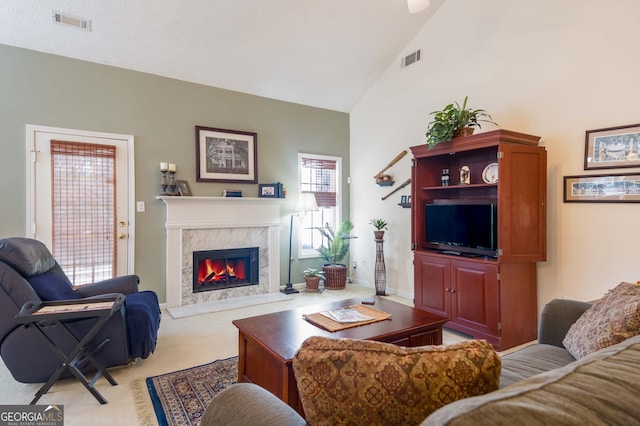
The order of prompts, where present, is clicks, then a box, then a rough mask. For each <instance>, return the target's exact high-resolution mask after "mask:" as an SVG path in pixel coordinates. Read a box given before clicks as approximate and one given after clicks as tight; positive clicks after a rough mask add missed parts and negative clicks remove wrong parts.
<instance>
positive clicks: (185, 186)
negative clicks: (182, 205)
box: [176, 179, 193, 197]
mask: <svg viewBox="0 0 640 426" xmlns="http://www.w3.org/2000/svg"><path fill="white" fill-rule="evenodd" d="M176 185H178V193H179V194H180V195H181V196H183V197H190V196H192V195H193V194H192V193H191V188H190V187H189V181H186V180H177V179H176Z"/></svg>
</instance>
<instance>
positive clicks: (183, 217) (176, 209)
mask: <svg viewBox="0 0 640 426" xmlns="http://www.w3.org/2000/svg"><path fill="white" fill-rule="evenodd" d="M156 198H157V199H158V200H162V201H163V202H164V203H165V204H166V206H167V221H166V229H167V247H166V249H167V251H166V255H167V258H166V264H167V270H166V273H167V276H166V299H167V301H166V306H167V308H174V307H179V306H182V305H183V304H184V293H183V289H184V288H185V286H190V285H191V283H184V282H183V281H185V280H184V276H185V274H184V269H185V268H184V265H183V263H184V262H183V250H184V247H183V239H182V237H183V234H184V232H185V231H190V232H192V231H196V230H202V232H205V231H207V232H209V231H210V230H216V229H220V230H222V229H225V228H265V229H267V234H266V235H267V238H266V239H265V240H266V241H265V242H264V244H265V247H263V248H264V249H265V250H266V251H265V252H266V259H268V265H269V266H268V275H267V276H266V278H265V280H267V281H268V282H267V283H261V286H260V288H261V290H254V289H251V291H253V292H255V291H261V292H262V293H274V292H278V291H279V289H280V238H279V230H278V228H279V226H280V221H281V217H280V205H281V201H282V200H281V199H278V198H250V197H178V196H158V197H156ZM237 291H242V290H237ZM207 293H215V292H207ZM202 294H203V293H198V295H199V297H206V296H201V295H202ZM209 297H213V296H212V295H209ZM215 297H218V298H220V297H234V295H233V293H232V292H231V293H230V292H225V293H218V294H216V295H215ZM189 303H193V302H189Z"/></svg>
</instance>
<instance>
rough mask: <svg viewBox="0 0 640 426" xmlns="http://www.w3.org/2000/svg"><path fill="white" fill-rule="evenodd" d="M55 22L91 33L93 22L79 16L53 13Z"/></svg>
mask: <svg viewBox="0 0 640 426" xmlns="http://www.w3.org/2000/svg"><path fill="white" fill-rule="evenodd" d="M53 22H55V23H57V24H61V25H66V26H68V27H74V28H78V29H80V30H85V31H91V20H90V19H84V18H79V17H77V16H71V15H65V14H64V13H61V12H56V11H55V10H54V11H53Z"/></svg>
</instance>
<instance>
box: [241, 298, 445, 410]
mask: <svg viewBox="0 0 640 426" xmlns="http://www.w3.org/2000/svg"><path fill="white" fill-rule="evenodd" d="M375 299H376V302H375V305H373V307H374V308H376V309H379V310H381V311H384V312H387V313H390V314H391V319H390V320H385V321H379V322H376V323H372V324H367V325H362V326H359V327H353V328H348V329H346V330H341V331H336V332H333V333H332V332H330V331H326V330H324V329H322V328H319V327H316V326H315V325H313V324H311V323H309V322H307V321H306V320H305V319H303V318H302V315H303V314H312V313H315V312H320V311H327V310H331V309H338V308H341V307H344V306H349V305H356V304H359V303H360V302H361V301H362V298H355V299H348V300H341V301H337V302H332V303H326V304H323V305H315V306H308V307H304V308H297V309H291V310H289V311H282V312H275V313H272V314H266V315H260V316H256V317H250V318H244V319H239V320H235V321H233V324H234V325H235V326H236V327H238V331H239V350H238V382H248V383H255V384H257V385H260V386H262V387H263V388H265V389H267V390H268V391H270V392H271V393H273V394H274V395H276V396H277V397H278V398H280V399H281V400H283V401H284V402H286V403H287V404H289V405H290V406H291V407H292V408H293V409H294V410H296V411H298V412H299V413H300V414H303V415H304V412H303V410H302V404H301V403H300V400H299V398H298V388H297V386H296V379H295V376H294V374H293V368H292V365H291V361H292V359H293V357H294V355H295V353H296V351H297V350H298V349H299V348H300V346H301V345H302V342H304V341H305V340H306V339H307V338H308V337H311V336H325V337H336V338H337V337H348V338H352V339H366V340H376V341H379V342H387V343H393V344H396V345H400V346H422V345H440V344H442V325H443V324H444V323H445V322H447V319H446V318H444V317H441V316H438V315H434V314H431V313H428V312H424V311H421V310H419V309H415V308H412V307H411V306H407V305H403V304H401V303H397V302H394V301H391V300H388V299H385V298H383V297H376V298H375Z"/></svg>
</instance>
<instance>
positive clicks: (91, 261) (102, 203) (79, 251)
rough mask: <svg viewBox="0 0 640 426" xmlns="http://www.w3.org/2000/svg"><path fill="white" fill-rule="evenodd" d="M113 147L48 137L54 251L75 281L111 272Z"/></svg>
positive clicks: (110, 275) (104, 276) (113, 256)
mask: <svg viewBox="0 0 640 426" xmlns="http://www.w3.org/2000/svg"><path fill="white" fill-rule="evenodd" d="M115 161H116V147H115V146H111V145H99V144H90V143H82V142H66V141H54V140H52V141H51V174H52V176H51V182H52V183H51V192H52V197H51V198H52V212H53V213H52V214H53V217H52V227H53V256H54V257H55V259H56V260H57V261H58V263H59V264H60V266H61V267H62V269H63V270H64V272H65V273H66V274H67V276H68V277H69V279H70V280H71V282H73V284H74V285H82V284H88V283H92V282H95V281H100V280H104V279H108V278H113V277H114V274H115V271H116V264H115V263H116V240H115V231H116V227H115V220H116V205H115V204H116V203H115V191H116V187H115V184H116V172H115Z"/></svg>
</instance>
